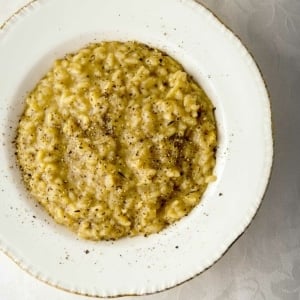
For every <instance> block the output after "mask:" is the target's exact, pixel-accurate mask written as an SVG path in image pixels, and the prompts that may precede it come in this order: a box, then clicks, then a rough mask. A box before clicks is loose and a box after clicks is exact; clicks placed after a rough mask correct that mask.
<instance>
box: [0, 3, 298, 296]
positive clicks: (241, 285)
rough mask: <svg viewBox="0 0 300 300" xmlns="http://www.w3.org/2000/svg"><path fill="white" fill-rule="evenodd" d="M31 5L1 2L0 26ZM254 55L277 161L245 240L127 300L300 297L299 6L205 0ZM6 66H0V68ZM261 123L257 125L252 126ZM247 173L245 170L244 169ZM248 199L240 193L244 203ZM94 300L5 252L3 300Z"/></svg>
mask: <svg viewBox="0 0 300 300" xmlns="http://www.w3.org/2000/svg"><path fill="white" fill-rule="evenodd" d="M27 2H28V1H26V0H0V23H2V22H3V21H4V20H5V19H6V18H7V17H9V15H11V14H12V13H13V12H14V11H15V10H16V9H18V8H19V7H20V6H22V5H24V4H25V3H27ZM199 2H201V3H203V4H204V5H205V6H206V7H207V8H209V9H211V10H212V11H213V12H214V13H215V14H216V15H217V16H218V17H219V18H220V19H221V20H222V21H223V22H224V23H225V24H226V25H227V26H228V27H229V28H230V29H231V30H233V31H234V32H235V33H236V34H237V35H238V36H239V37H240V38H241V40H242V42H243V43H244V44H245V45H246V46H247V48H248V49H249V51H250V52H251V53H252V54H253V56H254V58H255V60H256V61H257V63H258V65H259V66H260V69H261V71H262V73H263V76H264V78H265V81H266V83H267V85H268V89H269V92H270V96H271V104H272V113H273V125H274V140H275V161H274V166H273V172H272V176H271V181H270V185H269V187H268V190H267V193H266V195H265V198H264V201H263V203H262V206H261V208H260V210H259V211H258V214H257V216H256V218H255V219H254V221H253V222H252V224H251V226H250V227H249V229H248V230H247V231H246V232H245V234H244V235H243V236H242V237H241V238H240V239H239V240H238V241H237V242H236V243H235V244H234V245H233V246H232V247H231V249H230V250H229V251H228V252H227V253H226V255H225V256H224V257H223V258H222V259H221V260H220V261H219V262H218V263H216V264H215V265H214V266H213V267H212V268H211V269H209V270H208V271H206V272H205V273H203V274H202V275H200V276H198V277H196V278H195V279H193V280H191V281H189V282H187V283H185V284H183V285H181V286H179V287H176V288H174V289H171V290H169V291H166V292H163V293H160V294H157V295H152V296H146V297H139V298H132V297H126V298H123V299H127V300H129V299H141V300H169V299H170V300H173V299H177V300H196V299H197V300H198V299H216V300H217V299H220V300H221V299H222V300H225V299H245V300H248V299H259V300H260V299H288V300H294V299H295V300H296V299H297V300H298V299H300V161H299V159H298V155H299V154H300V141H299V137H300V1H299V0H200V1H199ZM0 67H1V66H0ZM0 85H1V83H0ZM253 121H254V122H255V120H253ZM243 171H245V172H246V170H243ZM242 200H243V195H241V201H242ZM42 297H47V299H55V300H60V299H64V300H68V299H74V300H75V299H78V300H79V299H91V298H85V297H80V296H75V295H71V294H68V293H65V292H62V291H59V290H56V289H54V288H51V287H49V286H47V285H45V284H43V283H40V282H38V281H37V280H35V279H34V278H32V277H31V276H29V275H27V274H26V273H25V272H23V271H22V270H20V269H19V268H18V267H17V266H16V265H15V264H14V263H12V262H11V261H10V260H9V259H8V258H7V257H6V256H5V255H4V254H1V253H0V299H1V300H15V299H23V300H29V299H30V300H38V299H42Z"/></svg>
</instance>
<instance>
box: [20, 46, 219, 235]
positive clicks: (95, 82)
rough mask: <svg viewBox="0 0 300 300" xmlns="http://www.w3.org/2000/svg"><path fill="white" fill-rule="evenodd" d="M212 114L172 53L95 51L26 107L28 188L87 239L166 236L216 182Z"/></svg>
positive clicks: (70, 61)
mask: <svg viewBox="0 0 300 300" xmlns="http://www.w3.org/2000/svg"><path fill="white" fill-rule="evenodd" d="M213 110H214V108H213V106H212V104H211V102H210V100H209V99H208V98H207V96H206V95H205V93H204V91H203V90H202V89H201V88H200V87H199V86H198V85H197V84H196V83H195V81H194V80H193V79H192V78H191V77H190V76H189V75H188V74H187V73H186V72H185V71H184V69H183V68H182V66H181V65H180V64H179V63H178V62H176V61H175V60H174V59H172V58H171V57H170V56H168V55H166V54H165V53H163V52H161V51H159V50H157V49H153V48H150V47H148V46H146V45H144V44H140V43H137V42H125V43H121V42H103V43H100V44H91V45H89V46H88V47H86V48H84V49H81V50H80V51H79V52H77V53H75V54H68V55H66V56H65V57H64V58H63V59H59V60H57V61H56V62H55V64H54V66H53V67H52V69H51V70H50V71H49V72H48V73H47V74H46V76H45V77H44V78H43V79H42V80H40V82H39V83H38V84H37V86H36V87H35V89H34V90H33V91H32V92H31V93H30V94H29V96H28V97H27V100H26V108H25V111H24V113H23V115H22V117H21V120H20V123H19V127H18V132H17V140H16V145H17V158H18V162H19V165H20V168H21V170H22V174H23V178H24V182H25V184H26V186H27V188H28V190H29V192H30V194H31V195H32V196H33V198H35V199H36V200H37V201H38V202H39V203H41V204H42V205H43V206H44V207H45V209H46V210H47V211H48V213H49V214H50V215H51V216H52V217H53V218H54V219H55V221H56V222H58V223H60V224H63V225H66V226H67V227H69V228H70V229H72V230H73V231H75V232H76V233H77V234H78V235H79V236H80V237H82V238H86V239H92V240H100V239H117V238H120V237H124V236H134V235H139V234H143V235H148V234H151V233H154V232H159V231H160V230H161V229H163V228H164V227H166V226H167V225H169V224H171V223H173V222H175V221H177V220H179V219H180V218H182V217H183V216H185V215H187V214H188V213H189V212H190V211H191V209H192V208H193V207H194V206H195V205H196V204H197V203H198V202H199V201H200V198H201V196H202V194H203V192H204V191H205V189H206V187H207V184H208V183H209V182H211V181H213V180H214V179H215V177H214V175H213V169H214V166H215V149H216V145H217V140H216V124H215V119H214V113H213Z"/></svg>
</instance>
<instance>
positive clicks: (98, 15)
mask: <svg viewBox="0 0 300 300" xmlns="http://www.w3.org/2000/svg"><path fill="white" fill-rule="evenodd" d="M102 40H137V41H141V42H144V43H147V44H149V45H152V46H154V47H157V48H160V49H162V50H164V51H166V52H168V53H169V54H170V55H172V56H173V57H175V58H176V59H177V60H178V61H180V62H181V63H182V64H183V66H184V67H185V69H186V70H187V71H188V72H189V73H190V74H192V75H193V77H194V78H195V79H196V80H197V81H198V82H199V83H200V84H201V85H202V86H203V87H204V89H205V90H206V92H207V93H208V95H209V96H210V97H211V99H212V101H213V103H214V105H215V106H216V118H217V124H218V131H219V148H218V151H217V166H216V170H215V173H216V175H217V177H218V179H217V181H216V182H214V183H213V184H211V185H210V186H209V188H208V190H207V192H206V193H205V195H204V197H203V200H202V201H201V203H200V204H199V205H198V206H197V207H196V208H195V209H194V210H193V211H192V212H191V214H190V215H189V216H187V217H185V218H184V219H182V220H181V221H180V222H178V223H176V224H175V225H174V226H170V227H169V228H167V229H166V230H164V231H162V232H161V233H159V234H154V235H151V236H149V237H147V238H145V237H136V238H125V239H121V240H119V241H115V242H97V243H96V242H90V241H84V240H79V239H77V238H76V237H75V236H74V234H73V233H71V232H69V231H68V230H67V229H65V228H64V227H62V226H59V225H56V224H55V223H54V222H53V221H52V219H51V218H49V217H48V216H47V214H46V213H45V212H44V211H43V209H41V208H40V207H39V206H36V205H35V203H34V201H33V200H31V199H30V198H28V196H27V195H26V192H25V190H24V187H23V184H22V182H21V179H20V174H19V171H18V169H17V167H16V161H15V155H14V152H15V150H14V144H13V140H14V138H15V131H16V126H17V123H18V119H19V117H20V114H21V112H22V110H23V108H24V98H25V96H26V94H27V93H28V91H30V90H31V89H32V88H33V87H34V86H35V84H36V83H37V81H38V80H39V79H40V78H41V77H42V76H43V75H44V74H45V73H46V71H47V70H48V68H49V67H50V66H51V64H52V63H53V61H54V59H55V58H58V57H61V56H63V55H64V54H65V53H68V52H72V51H75V50H78V49H79V48H80V47H82V46H84V45H86V44H87V43H89V42H94V41H102ZM0 83H1V85H0V120H1V121H0V134H1V145H0V161H1V164H0V197H1V201H0V248H1V249H2V250H3V251H4V252H5V253H7V254H8V255H9V256H10V257H12V258H13V260H14V261H16V262H17V263H18V264H19V265H20V266H21V267H22V268H24V269H25V270H27V271H28V272H29V273H31V274H32V275H34V276H36V277H37V278H39V279H41V280H43V281H45V282H47V283H49V284H51V285H53V286H57V287H59V288H62V289H65V290H68V291H71V292H74V293H80V294H87V295H91V296H103V297H105V296H117V295H125V294H145V293H154V292H157V291H161V290H164V289H167V288H170V287H172V286H175V285H177V284H179V283H182V282H184V281H185V280H188V279H189V278H191V277H193V276H195V275H196V274H199V273H201V272H202V271H204V270H205V269H206V268H208V267H209V266H211V265H212V264H213V263H214V262H215V261H216V260H218V259H219V258H220V257H221V256H222V254H223V253H224V252H225V251H226V249H228V247H229V246H230V245H231V244H232V243H233V242H234V240H235V239H236V238H237V237H238V236H239V235H240V234H241V233H242V232H243V231H244V230H245V228H246V227H247V226H248V225H249V223H250V221H251V220H252V218H253V216H254V215H255V212H256V211H257V209H258V207H259V204H260V202H261V199H262V197H263V194H264V191H265V188H266V185H267V182H268V178H269V175H270V169H271V164H272V156H273V146H272V132H271V113H270V105H269V99H268V95H267V92H266V88H265V85H264V82H263V80H262V78H261V75H260V73H259V71H258V69H257V67H256V65H255V63H254V61H253V59H252V58H251V56H250V55H249V53H248V52H247V51H246V49H245V48H244V47H243V46H242V44H241V42H240V41H239V40H238V39H237V38H236V37H235V36H234V35H233V34H232V33H231V32H230V31H229V30H228V29H226V28H225V27H224V26H223V25H222V24H221V23H220V22H219V21H218V20H217V19H216V18H215V17H214V16H213V15H212V14H211V13H210V12H208V11H207V10H206V9H205V8H203V7H202V6H200V5H199V4H197V3H195V2H194V1H192V0H185V1H184V0H164V1H161V0H126V1H124V0H110V1H106V0H85V1H82V0H72V1H71V0H52V1H46V0H40V1H34V2H32V3H31V4H29V5H28V6H26V7H25V8H24V9H22V10H21V11H20V12H19V13H18V14H16V15H14V16H13V17H12V18H11V19H10V20H9V21H8V22H7V23H6V24H5V25H4V26H3V27H2V28H1V30H0Z"/></svg>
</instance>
